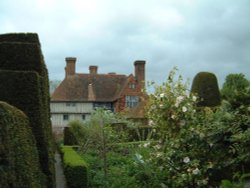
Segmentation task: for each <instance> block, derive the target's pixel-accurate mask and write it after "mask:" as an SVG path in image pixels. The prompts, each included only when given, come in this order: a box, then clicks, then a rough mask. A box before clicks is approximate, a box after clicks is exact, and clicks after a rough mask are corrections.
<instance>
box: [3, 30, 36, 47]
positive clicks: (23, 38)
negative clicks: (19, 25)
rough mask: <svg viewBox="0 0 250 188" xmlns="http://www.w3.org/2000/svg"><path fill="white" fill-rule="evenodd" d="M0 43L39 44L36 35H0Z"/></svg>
mask: <svg viewBox="0 0 250 188" xmlns="http://www.w3.org/2000/svg"><path fill="white" fill-rule="evenodd" d="M0 42H28V43H37V44H39V38H38V35H37V34H36V33H7V34H2V35H0Z"/></svg>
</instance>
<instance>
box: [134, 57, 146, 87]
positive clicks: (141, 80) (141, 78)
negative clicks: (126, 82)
mask: <svg viewBox="0 0 250 188" xmlns="http://www.w3.org/2000/svg"><path fill="white" fill-rule="evenodd" d="M145 63H146V62H145V61H144V60H137V61H135V62H134V65H135V79H136V80H137V82H138V84H139V85H140V86H141V88H144V87H145Z"/></svg>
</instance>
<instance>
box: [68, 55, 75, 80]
mask: <svg viewBox="0 0 250 188" xmlns="http://www.w3.org/2000/svg"><path fill="white" fill-rule="evenodd" d="M65 60H66V67H65V74H66V77H67V76H72V75H75V73H76V58H75V57H66V58H65Z"/></svg>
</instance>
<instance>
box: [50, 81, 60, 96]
mask: <svg viewBox="0 0 250 188" xmlns="http://www.w3.org/2000/svg"><path fill="white" fill-rule="evenodd" d="M60 83H61V80H50V81H49V93H50V94H52V93H53V92H54V91H55V89H56V88H57V87H58V86H59V85H60Z"/></svg>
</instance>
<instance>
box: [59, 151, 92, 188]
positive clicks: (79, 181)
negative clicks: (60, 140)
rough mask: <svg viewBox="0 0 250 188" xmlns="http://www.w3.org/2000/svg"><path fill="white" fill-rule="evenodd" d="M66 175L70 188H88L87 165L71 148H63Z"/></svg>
mask: <svg viewBox="0 0 250 188" xmlns="http://www.w3.org/2000/svg"><path fill="white" fill-rule="evenodd" d="M61 151H62V153H63V166H64V174H65V177H66V181H67V185H68V187H69V188H85V187H88V174H87V168H88V167H87V164H86V162H85V161H84V160H83V159H82V158H81V156H80V155H78V153H77V152H76V151H75V150H74V149H73V148H72V147H70V146H64V147H62V148H61Z"/></svg>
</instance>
